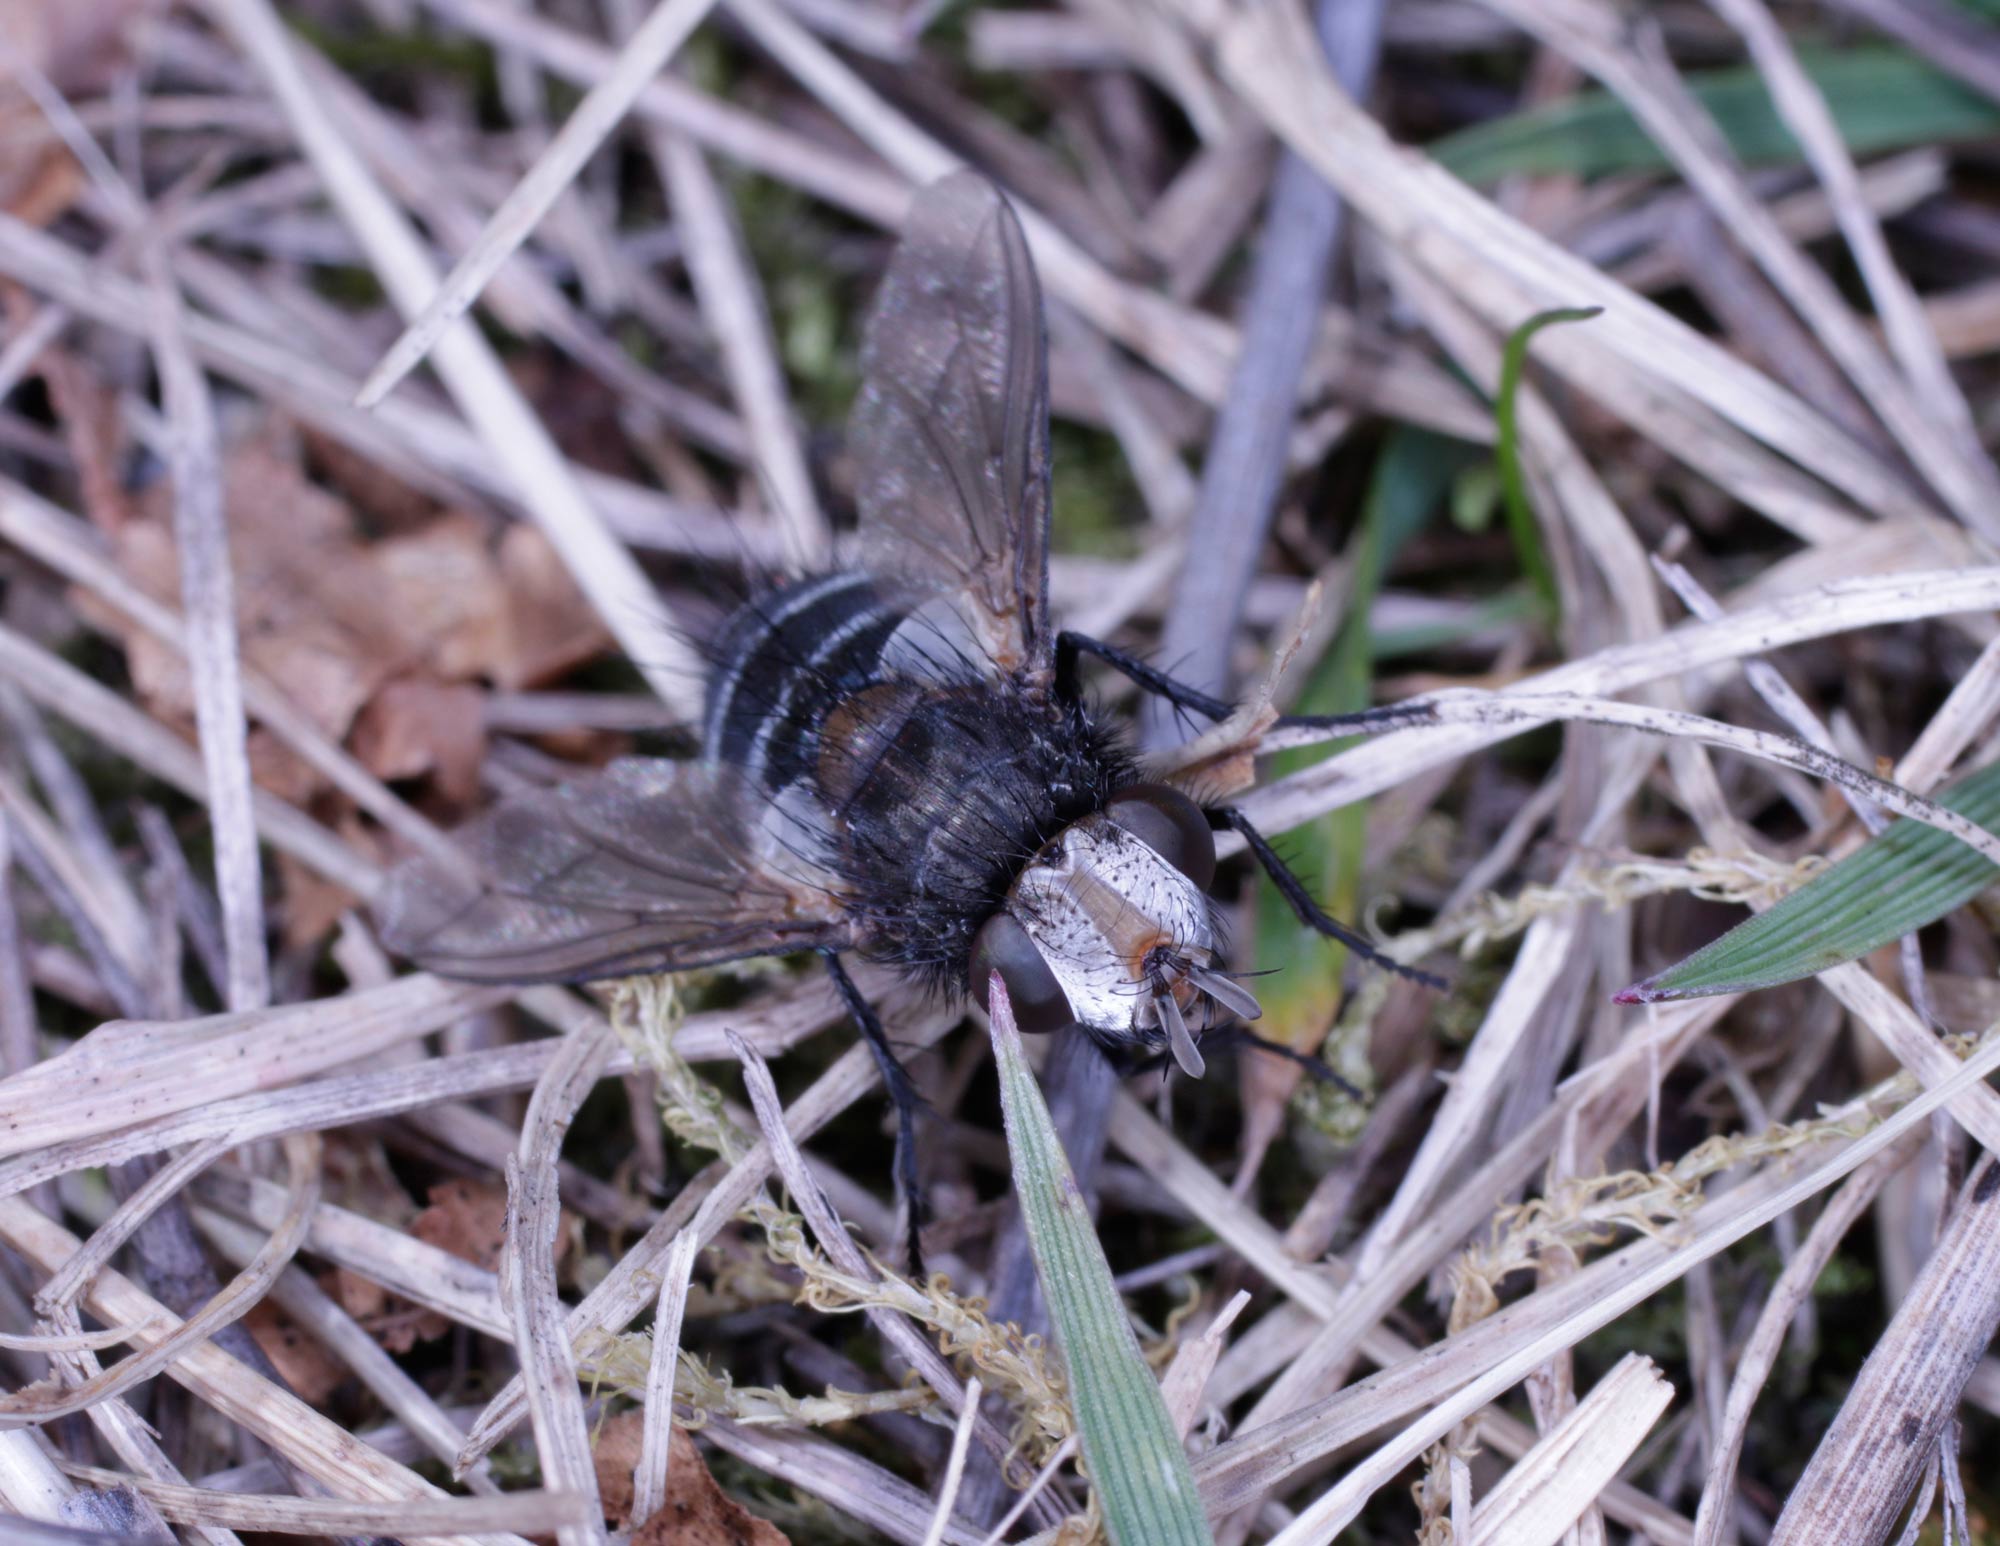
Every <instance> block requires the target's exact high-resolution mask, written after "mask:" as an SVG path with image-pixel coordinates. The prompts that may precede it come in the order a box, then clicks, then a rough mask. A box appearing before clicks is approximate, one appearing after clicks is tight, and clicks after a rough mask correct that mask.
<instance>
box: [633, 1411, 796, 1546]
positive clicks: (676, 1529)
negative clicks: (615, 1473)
mask: <svg viewBox="0 0 2000 1546" xmlns="http://www.w3.org/2000/svg"><path fill="white" fill-rule="evenodd" d="M629 1472H630V1467H629V1466H628V1467H627V1473H628V1478H629ZM632 1546H791V1543H790V1541H789V1540H788V1539H787V1537H786V1535H785V1533H784V1532H783V1531H782V1530H780V1529H779V1528H778V1527H777V1526H776V1525H774V1524H772V1523H771V1521H770V1520H768V1519H759V1518H758V1517H757V1516H756V1515H755V1514H753V1513H751V1512H750V1510H748V1509H747V1508H745V1507H744V1506H743V1505H742V1504H741V1503H738V1502H737V1501H736V1500H735V1499H734V1498H732V1497H730V1496H729V1494H728V1493H726V1492H724V1491H723V1490H722V1488H721V1487H720V1486H719V1485H718V1484H717V1483H716V1480H715V1478H714V1477H713V1476H711V1475H710V1474H709V1470H708V1467H707V1465H705V1464H704V1463H703V1462H702V1458H701V1451H699V1450H698V1449H696V1448H695V1446H694V1440H693V1439H691V1438H689V1437H688V1435H687V1433H686V1432H685V1431H684V1430H682V1429H680V1428H676V1429H674V1431H673V1437H672V1440H671V1445H670V1448H669V1450H668V1458H667V1501H666V1502H665V1503H663V1504H662V1505H661V1506H660V1510H659V1512H658V1513H656V1514H654V1515H653V1516H652V1517H651V1518H650V1519H647V1520H645V1521H643V1522H642V1523H641V1524H640V1525H639V1527H638V1528H637V1529H636V1530H634V1531H633V1532H632Z"/></svg>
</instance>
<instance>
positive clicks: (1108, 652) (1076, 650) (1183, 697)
mask: <svg viewBox="0 0 2000 1546" xmlns="http://www.w3.org/2000/svg"><path fill="white" fill-rule="evenodd" d="M1083 655H1095V656H1096V657H1097V658H1098V659H1099V660H1101V661H1103V662H1104V663H1105V664H1106V665H1107V666H1109V667H1111V669H1112V670H1114V671H1116V672H1118V673H1119V674H1120V675H1123V676H1127V677H1130V678H1131V679H1132V680H1133V681H1135V682H1137V683H1138V684H1139V685H1140V686H1141V687H1143V688H1144V689H1145V690H1146V691H1147V692H1149V693H1152V694H1154V695H1155V696H1156V697H1161V698H1165V699H1166V700H1167V702H1169V703H1171V704H1173V705H1174V707H1176V708H1181V709H1192V710H1193V711H1194V712H1195V713H1197V714H1205V715H1207V716H1208V717H1209V718H1210V719H1227V718H1228V717H1229V713H1230V705H1229V704H1228V703H1226V702H1224V701H1223V700H1222V699H1220V698H1217V697H1214V696H1212V695H1210V694H1208V693H1205V692H1203V691H1201V690H1200V689H1199V688H1196V687H1190V686H1188V684H1187V683H1186V682H1179V681H1176V680H1175V679H1174V678H1173V677H1171V676H1169V675H1167V673H1166V672H1164V671H1162V670H1160V669H1159V668H1158V667H1156V666H1151V665H1148V664H1147V663H1146V662H1145V661H1143V660H1141V659H1140V658H1139V657H1138V656H1137V655H1134V654H1132V653H1131V652H1130V651H1129V650H1121V649H1120V648H1119V647H1118V646H1117V645H1115V644H1106V643H1105V642H1104V641H1103V640H1102V639H1093V638H1092V637H1091V636H1090V635H1089V634H1087V633H1071V632H1069V631H1067V630H1065V631H1064V632H1062V633H1059V634H1057V635H1056V691H1057V692H1058V693H1060V694H1061V695H1062V696H1063V698H1064V699H1065V700H1067V701H1069V702H1072V703H1073V702H1075V701H1076V698H1077V695H1078V694H1079V693H1080V692H1082V690H1083V683H1082V681H1081V679H1080V678H1079V677H1078V675H1077V669H1076V666H1077V659H1078V657H1079V656H1083Z"/></svg>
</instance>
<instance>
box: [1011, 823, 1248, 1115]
mask: <svg viewBox="0 0 2000 1546" xmlns="http://www.w3.org/2000/svg"><path fill="white" fill-rule="evenodd" d="M1008 911H1009V912H1011V913H1012V914H1013V915H1014V917H1015V918H1016V919H1018V920H1019V922H1020V924H1021V927H1022V929H1023V930H1025V931H1026V933H1027V936H1028V938H1029V940H1030V941H1032V942H1033V944H1034V947H1035V949H1036V951H1037V952H1038V953H1039V954H1040V955H1041V958H1042V960H1043V961H1044V962H1046V963H1047V965H1048V969H1049V971H1050V972H1051V973H1052V974H1053V975H1054V977H1055V979H1056V982H1057V983H1058V984H1059V985H1060V986H1061V988H1062V991H1063V995H1064V996H1065V997H1066V998H1067V999H1068V1000H1069V1006H1070V1008H1071V1010H1072V1011H1073V1012H1074V1013H1075V1015H1076V1019H1077V1022H1078V1023H1079V1024H1081V1025H1084V1026H1087V1027H1089V1028H1090V1029H1091V1030H1093V1031H1094V1032H1096V1033H1097V1035H1098V1036H1099V1038H1100V1039H1101V1040H1104V1041H1108V1042H1114V1043H1117V1042H1134V1043H1137V1044H1139V1045H1141V1046H1145V1047H1150V1048H1158V1047H1160V1046H1162V1045H1165V1046H1168V1047H1170V1049H1171V1050H1172V1052H1173V1054H1174V1058H1175V1061H1176V1062H1178V1063H1179V1064H1180V1065H1181V1067H1182V1068H1184V1069H1185V1070H1186V1071H1187V1072H1188V1073H1189V1074H1190V1075H1193V1076H1195V1077H1199V1076H1200V1073H1201V1067H1202V1064H1201V1057H1200V1054H1199V1053H1198V1052H1196V1051H1195V1047H1194V1039H1193V1037H1192V1036H1191V1035H1190V1034H1189V1031H1188V1028H1187V1025H1186V1021H1185V1019H1184V1017H1183V1011H1185V1010H1187V1009H1190V1008H1192V1007H1193V1004H1194V1000H1195V998H1196V996H1197V995H1198V994H1199V993H1201V992H1214V991H1215V988H1214V987H1212V986H1211V984H1215V983H1217V982H1219V981H1221V979H1219V978H1218V977H1217V976H1216V975H1215V974H1214V973H1213V972H1212V971H1211V970H1210V967H1211V963H1212V962H1213V961H1214V958H1215V949H1216V942H1215V930H1214V925H1213V922H1212V920H1211V917H1210V913H1209V902H1208V898H1207V896H1206V895H1204V894H1203V892H1202V890H1201V888H1200V887H1199V886H1197V885H1196V884H1195V883H1194V881H1193V880H1192V879H1191V878H1190V877H1189V876H1187V875H1186V874H1184V873H1182V871H1180V870H1179V869H1176V868H1175V867H1174V866H1173V865H1172V864H1170V863H1169V862H1168V861H1167V860H1166V859H1165V858H1163V857H1162V856H1161V855H1160V854H1159V852H1157V851H1156V850H1155V849H1154V848H1153V847H1151V846H1150V845H1149V844H1147V843H1145V842H1144V841H1142V840H1141V839H1140V838H1138V837H1136V836H1135V835H1133V834H1132V833H1131V832H1128V831H1127V830H1125V828H1123V827H1121V826H1120V825H1118V823H1117V822H1115V821H1113V820H1111V819H1110V818H1109V817H1108V816H1103V815H1097V816H1087V817H1085V818H1084V819H1083V820H1081V821H1078V822H1076V823H1075V824H1074V825H1072V826H1071V827H1069V828H1068V829H1067V830H1066V831H1065V832H1064V833H1063V834H1062V836H1061V837H1059V838H1058V839H1057V840H1056V841H1055V842H1054V843H1053V844H1051V845H1050V847H1049V848H1048V849H1047V850H1045V851H1044V852H1043V853H1042V854H1041V855H1040V856H1038V857H1037V859H1036V860H1035V862H1034V863H1033V864H1031V865H1029V866H1028V868H1027V869H1026V870H1024V871H1023V872H1022V874H1021V876H1020V878H1019V879H1018V880H1017V881H1016V882H1015V883H1014V889H1013V892H1012V894H1011V896H1010V897H1009V899H1008ZM1228 990H1233V992H1231V991H1228ZM1225 996H1226V1000H1234V1001H1235V1002H1233V1003H1231V1006H1230V1007H1232V1008H1234V1009H1236V1010H1237V1011H1238V1012H1239V1013H1240V1012H1242V1011H1243V1009H1244V1008H1245V1007H1246V1006H1247V1009H1248V1012H1249V1013H1250V1014H1251V1015H1252V1016H1254V1014H1255V1013H1256V1003H1255V1001H1254V1000H1252V999H1250V997H1249V995H1248V994H1247V993H1244V992H1243V991H1242V990H1241V989H1236V988H1235V987H1234V984H1225Z"/></svg>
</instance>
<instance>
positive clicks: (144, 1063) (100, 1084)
mask: <svg viewBox="0 0 2000 1546" xmlns="http://www.w3.org/2000/svg"><path fill="white" fill-rule="evenodd" d="M506 997H508V994H507V993H506V992H505V990H498V989H493V988H478V987H473V986H470V985H467V984H464V983H446V982H442V981H439V980H438V979H436V978H425V977H405V978H401V979H399V980H397V981H396V982H393V983H391V984H389V985H388V986H386V987H382V988H370V989H364V990H363V991H361V992H359V993H354V994H350V995H348V996H347V997H345V998H336V999H322V1000H318V1001H316V1002H313V1003H308V1004H297V1005H288V1006H286V1007H284V1008H282V1009H279V1010H276V1011H269V1012H265V1013H261V1014H260V1013H256V1012H248V1013H244V1014H224V1015H211V1016H208V1017H206V1018H204V1019H199V1020H178V1021H158V1022H145V1021H114V1022H112V1023H110V1024H108V1025H105V1026H101V1027H99V1028H98V1030H97V1031H96V1033H95V1034H94V1035H92V1036H89V1037H86V1038H85V1039H84V1040H83V1041H81V1042H79V1043H77V1044H76V1045H75V1046H73V1047H71V1048H70V1049H69V1050H68V1051H66V1052H64V1053H63V1054H62V1055H61V1056H59V1057H55V1058H51V1059H49V1060H47V1061H45V1062H42V1063H38V1064H37V1065H36V1066H35V1067H34V1068H33V1069H32V1070H30V1071H28V1072H27V1073H25V1074H22V1075H20V1076H18V1077H16V1078H14V1079H10V1080H8V1081H7V1082H6V1083H5V1084H4V1085H0V1153H4V1154H19V1153H23V1152H25V1151H27V1150H30V1149H36V1148H41V1147H44V1146H47V1145H50V1144H55V1143H61V1142H65V1141H69V1140H73V1139H76V1138H79V1137H83V1136H87V1135H90V1134H97V1133H107V1132H111V1131H113V1130H114V1129H118V1128H124V1127H129V1126H131V1125H132V1124H133V1123H135V1122H140V1121H144V1120H146V1119H148V1118H151V1117H157V1116H160V1115H163V1114H166V1113H170V1112H176V1111H186V1110H189V1109H190V1108H193V1107H197V1106H201V1105H206V1104H209V1103H212V1102H215V1101H218V1100H224V1099H227V1098H228V1097H229V1096H231V1095H236V1094H242V1093H245V1092H247V1091H250V1090H255V1089H262V1088H265V1087H267V1085H268V1083H269V1082H270V1080H271V1079H272V1078H273V1076H274V1075H277V1074H279V1073H282V1074H283V1075H284V1076H285V1077H288V1078H294V1079H301V1078H306V1077H308V1076H310V1075H312V1074H315V1073H319V1072H322V1071H324V1070H325V1069H328V1068H331V1067H334V1066H336V1065H337V1064H340V1063H345V1062H349V1061H351V1060H353V1059H355V1058H365V1057H368V1056H371V1055H373V1054H375V1053H378V1052H380V1051H382V1050H383V1049H385V1048H388V1047H391V1046H394V1045H396V1044H397V1043H398V1042H402V1041H407V1040H409V1039H410V1038H412V1037H415V1036H422V1035H424V1034H426V1033H427V1032H430V1031H434V1030H436V1029H437V1028H438V1027H439V1026H440V1025H445V1024H448V1023H450V1022H451V1021H453V1020H456V1019H459V1018H461V1017H462V1016H464V1015H467V1014H470V1013H473V1012H474V1011H475V1010H477V1009H480V1008H482V1007H485V1006H487V1005H491V1004H494V1003H498V1002H500V1001H501V1000H502V999H504V998H506Z"/></svg>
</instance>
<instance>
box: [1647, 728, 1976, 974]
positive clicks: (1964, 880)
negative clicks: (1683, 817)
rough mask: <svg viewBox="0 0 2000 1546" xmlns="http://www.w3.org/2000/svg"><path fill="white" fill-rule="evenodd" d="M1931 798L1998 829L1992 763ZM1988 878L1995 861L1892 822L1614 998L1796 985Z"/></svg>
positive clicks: (1968, 895)
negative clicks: (1788, 892) (1765, 905)
mask: <svg viewBox="0 0 2000 1546" xmlns="http://www.w3.org/2000/svg"><path fill="white" fill-rule="evenodd" d="M1937 802H1938V804H1940V805H1942V806H1944V807H1945V809H1947V810H1952V811H1956V812H1958V814H1959V815H1961V816H1964V817H1966V818H1968V819H1969V820H1972V821H1975V822H1977V823H1978V824H1979V825H1980V826H1982V827H1985V828H1986V829H1987V830H1988V831H1995V830H2000V763H1995V764H1993V765H1991V766H1989V767H1985V768H1981V769H1980V770H1979V771H1978V772H1976V773H1973V774H1971V775H1970V776H1968V777H1967V778H1965V779H1963V780H1962V781H1961V782H1959V783H1958V784H1957V785H1955V786H1954V787H1952V788H1951V789H1949V790H1947V791H1945V792H1944V793H1942V794H1940V795H1939V796H1938V797H1937ZM1996 880H2000V867H1996V866H1995V865H1993V864H1992V863H1991V862H1990V861H1988V860H1987V859H1985V858H1983V857H1982V856H1981V855H1980V854H1979V853H1978V852H1977V851H1976V850H1974V849H1972V848H1968V847H1967V846H1966V845H1965V844H1964V843H1961V842H1960V841H1959V840H1958V839H1957V838H1955V837H1952V836H1950V835H1949V834H1948V833H1944V832H1940V831H1938V830H1937V828H1935V827H1927V826H1925V825H1924V824H1923V823H1922V822H1917V821H1908V820H1903V821H1897V822H1893V823H1891V824H1890V826H1889V827H1888V828H1886V829H1885V830H1884V831H1883V832H1882V833H1881V834H1879V835H1878V836H1876V837H1873V838H1870V839H1869V840H1868V842H1866V843H1864V844H1863V845H1862V846H1861V847H1860V848H1857V849H1856V850H1855V851H1854V852H1853V853H1851V854H1849V855H1848V856H1847V857H1846V858H1845V859H1842V860H1841V861H1840V862H1839V863H1837V864H1834V865H1832V866H1830V867H1829V868H1828V869H1826V870H1825V871H1823V872H1822V873H1820V874H1818V875H1815V876H1814V877H1813V878H1812V879H1811V880H1809V881H1807V882H1806V883H1805V884H1804V885H1803V886H1801V887H1799V889H1798V890H1796V891H1794V892H1793V893H1792V894H1791V895H1790V896H1787V897H1785V898H1783V899H1782V900H1781V901H1779V902H1778V903H1776V904H1775V905H1774V906H1772V907H1771V908H1770V909H1769V910H1768V911H1767V912H1764V913H1761V914H1759V915H1758V916H1757V917H1754V918H1749V919H1746V920H1745V921H1744V922H1742V923H1740V924H1738V925H1737V926H1736V927H1735V928H1733V929H1731V930H1730V931H1729V932H1728V933H1727V934H1725V935H1723V936H1722V937H1721V938H1720V939H1717V940H1714V941H1712V942H1711V943H1709V944H1707V945H1704V946H1703V947H1702V948H1701V949H1700V950H1697V951H1696V952H1695V953H1694V954H1693V955H1691V956H1689V957H1687V958H1686V959H1685V960H1683V961H1680V962H1678V963H1676V964H1675V965H1673V966H1670V967H1668V968H1667V969H1666V970H1665V971H1663V972H1657V973H1655V974H1654V975H1653V976H1651V977H1648V978H1646V979H1645V980H1644V981H1642V982H1636V983H1634V984H1633V985H1632V986H1631V987H1629V988H1627V989H1625V990H1624V991H1623V992H1622V993H1620V994H1618V995H1617V1001H1618V1002H1619V1003H1621V1004H1656V1003H1662V1002H1665V1001H1668V1000H1673V999H1686V998H1706V997H1709V996H1710V995H1713V994H1717V993H1747V992H1749V991H1751V990H1752V989H1755V988H1774V987H1778V986H1780V985H1781V984H1783V983H1787V982H1797V981H1798V980H1799V979H1801V978H1804V977H1811V976H1814V975H1816V974H1817V973H1820V972H1823V971H1826V970H1828V969H1829V968H1831V967H1835V966H1840V965H1842V964H1844V963H1846V962H1848V961H1854V960H1858V959H1859V958H1860V957H1862V956H1864V955H1867V954H1868V953H1869V952H1870V951H1873V950H1879V949H1881V947H1882V946H1884V945H1887V944H1889V943H1891V942H1892V941H1894V940H1897V939H1901V938H1902V937H1903V936H1904V935H1905V934H1908V933H1910V932H1911V931H1913V930H1915V929H1920V928H1923V927H1924V926H1925V925H1926V924H1930V923H1935V922H1936V921H1937V920H1938V919H1940V918H1942V917H1943V916H1944V915H1945V914H1946V913H1949V912H1952V911H1953V910H1955V909H1956V908H1960V907H1963V906H1964V905H1965V904H1966V903H1967V902H1969V901H1971V900H1972V899H1973V898H1974V897H1976V896H1978V895H1979V893H1980V892H1982V891H1984V890H1985V889H1986V888H1987V887H1989V886H1991V885H1992V884H1993V883H1994V882H1995V881H1996Z"/></svg>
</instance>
